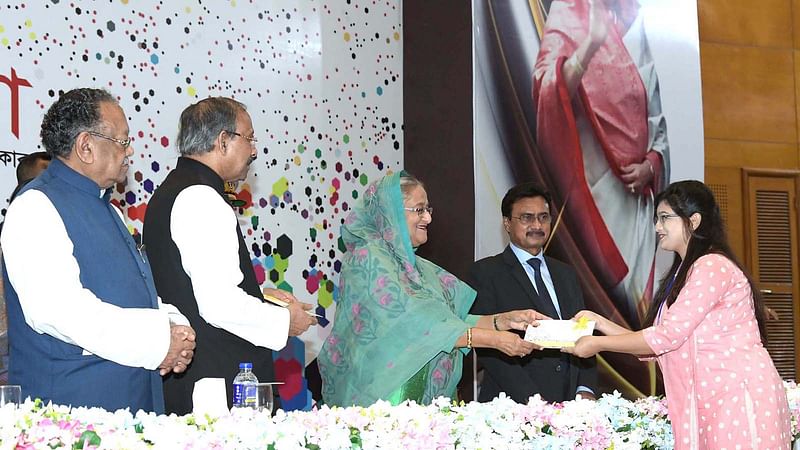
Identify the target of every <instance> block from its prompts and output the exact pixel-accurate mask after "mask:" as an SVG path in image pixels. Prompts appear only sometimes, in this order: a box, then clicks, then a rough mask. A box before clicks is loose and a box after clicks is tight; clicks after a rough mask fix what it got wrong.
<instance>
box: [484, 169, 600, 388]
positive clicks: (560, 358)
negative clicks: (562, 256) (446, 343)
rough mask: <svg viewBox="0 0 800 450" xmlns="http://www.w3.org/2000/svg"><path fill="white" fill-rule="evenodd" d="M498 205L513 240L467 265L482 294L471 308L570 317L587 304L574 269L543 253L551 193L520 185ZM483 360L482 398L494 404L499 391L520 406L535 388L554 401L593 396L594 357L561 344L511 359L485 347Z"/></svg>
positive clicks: (532, 186)
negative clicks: (570, 352)
mask: <svg viewBox="0 0 800 450" xmlns="http://www.w3.org/2000/svg"><path fill="white" fill-rule="evenodd" d="M501 209H502V213H503V226H504V227H505V229H506V232H507V233H508V237H509V240H510V241H511V242H510V243H509V245H508V246H507V247H506V249H505V251H503V253H500V254H498V255H495V256H491V257H489V258H484V259H482V260H480V261H476V262H475V263H474V264H473V265H472V267H471V268H470V274H469V283H470V284H471V285H472V287H473V288H475V290H476V291H478V297H477V298H476V299H475V303H474V304H473V306H472V311H471V312H472V313H473V314H487V315H488V314H497V313H501V312H505V311H511V310H514V309H526V308H533V309H535V310H537V311H539V312H541V313H542V314H545V315H547V316H550V317H551V318H553V319H559V318H562V319H565V320H566V319H570V318H572V316H573V315H575V313H577V312H578V311H580V310H582V309H585V306H584V302H583V294H582V293H581V288H580V285H579V284H578V278H577V276H576V275H575V271H574V270H573V269H572V267H570V266H568V265H567V264H564V263H563V262H561V261H558V260H556V259H553V258H550V257H545V256H544V254H543V249H544V246H545V244H546V243H547V239H548V238H549V237H550V230H551V228H550V227H551V222H552V217H553V216H552V215H551V212H550V195H549V194H548V193H547V191H545V190H544V189H542V188H540V187H538V186H537V185H535V184H533V183H523V184H519V185H517V186H514V187H512V188H511V189H510V190H509V191H508V192H507V193H506V195H505V197H503V202H502V205H501ZM478 361H479V362H480V364H481V365H482V366H483V369H484V377H483V382H482V383H481V390H480V394H479V396H478V400H479V401H489V400H491V399H493V398H495V397H497V395H498V394H499V393H500V392H505V393H506V394H507V395H508V396H510V397H511V398H513V399H514V400H515V401H517V402H520V403H527V401H528V397H530V396H532V395H534V394H537V393H538V394H540V395H541V396H542V397H543V398H544V399H545V400H547V401H551V402H561V401H565V400H572V399H574V398H575V397H576V395H577V396H581V397H585V398H589V399H594V398H595V394H594V392H595V389H596V385H597V368H596V361H595V358H590V359H579V358H575V357H573V356H570V355H568V354H565V353H561V352H560V351H559V350H558V349H545V350H542V351H538V352H532V353H531V354H530V355H528V356H526V357H524V358H509V357H508V356H506V355H504V354H502V353H500V352H498V351H494V350H491V349H480V350H478Z"/></svg>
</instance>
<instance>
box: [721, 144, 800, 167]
mask: <svg viewBox="0 0 800 450" xmlns="http://www.w3.org/2000/svg"><path fill="white" fill-rule="evenodd" d="M705 147H706V167H709V166H710V167H731V168H739V167H761V168H766V169H785V168H787V167H798V164H800V161H798V153H797V144H795V143H791V144H783V143H778V144H775V143H771V142H753V141H734V140H727V139H706V140H705Z"/></svg>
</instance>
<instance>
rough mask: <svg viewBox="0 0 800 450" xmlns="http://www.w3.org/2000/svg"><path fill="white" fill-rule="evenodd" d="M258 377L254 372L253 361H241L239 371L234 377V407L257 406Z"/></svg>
mask: <svg viewBox="0 0 800 450" xmlns="http://www.w3.org/2000/svg"><path fill="white" fill-rule="evenodd" d="M256 385H258V378H256V376H255V374H254V373H253V363H249V362H243V363H239V373H238V374H236V378H234V379H233V407H234V408H242V407H245V408H255V407H256Z"/></svg>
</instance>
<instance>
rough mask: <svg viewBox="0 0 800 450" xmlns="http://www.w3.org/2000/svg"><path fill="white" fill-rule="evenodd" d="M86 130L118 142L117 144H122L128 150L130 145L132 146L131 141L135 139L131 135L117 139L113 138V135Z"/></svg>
mask: <svg viewBox="0 0 800 450" xmlns="http://www.w3.org/2000/svg"><path fill="white" fill-rule="evenodd" d="M86 132H87V133H89V134H91V135H92V136H96V137H99V138H103V139H108V140H109V141H113V142H116V143H117V144H119V145H121V146H122V149H123V150H127V149H128V147H130V145H131V141H133V139H131V138H130V137H127V138H125V139H117V138H113V137H111V136H106V135H105V134H103V133H98V132H97V131H86Z"/></svg>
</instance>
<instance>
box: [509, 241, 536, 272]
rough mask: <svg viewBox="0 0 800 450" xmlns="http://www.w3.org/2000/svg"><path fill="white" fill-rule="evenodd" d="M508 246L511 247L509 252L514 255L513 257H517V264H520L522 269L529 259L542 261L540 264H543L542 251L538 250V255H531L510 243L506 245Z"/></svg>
mask: <svg viewBox="0 0 800 450" xmlns="http://www.w3.org/2000/svg"><path fill="white" fill-rule="evenodd" d="M508 246H509V247H511V251H512V252H513V253H514V256H516V257H517V260H518V261H519V263H520V264H522V267H525V266H527V265H528V260H529V259H531V258H536V259H540V260H542V264H544V252H543V251H542V250H539V254H537V255H532V254H530V253H529V252H528V251H527V250H523V249H521V248H519V247H517V246H516V245H514V244H513V243H511V242H509V243H508Z"/></svg>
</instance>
